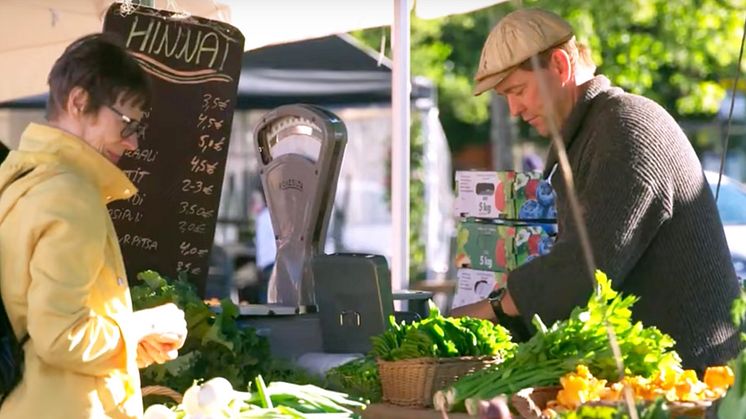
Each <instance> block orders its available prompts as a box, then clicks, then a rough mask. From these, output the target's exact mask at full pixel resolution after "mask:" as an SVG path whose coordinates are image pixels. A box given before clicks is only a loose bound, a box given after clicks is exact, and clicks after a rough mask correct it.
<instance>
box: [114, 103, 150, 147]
mask: <svg viewBox="0 0 746 419" xmlns="http://www.w3.org/2000/svg"><path fill="white" fill-rule="evenodd" d="M106 107H107V108H109V109H110V110H111V111H112V112H114V113H115V114H117V115H119V117H120V118H121V119H122V122H124V128H122V131H121V132H120V135H121V136H122V138H127V137H129V136H130V135H132V134H137V139H138V140H142V139H143V138H145V130H146V129H147V128H148V124H146V123H143V122H141V121H138V120H137V119H135V118H130V117H129V116H127V115H125V114H123V113H121V112H119V111H118V110H117V109H115V108H114V107H112V106H110V105H106Z"/></svg>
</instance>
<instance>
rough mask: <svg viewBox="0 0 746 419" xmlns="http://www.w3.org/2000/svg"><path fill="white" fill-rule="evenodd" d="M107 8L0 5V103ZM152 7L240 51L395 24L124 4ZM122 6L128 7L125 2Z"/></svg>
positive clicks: (435, 9)
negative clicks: (237, 33) (206, 29)
mask: <svg viewBox="0 0 746 419" xmlns="http://www.w3.org/2000/svg"><path fill="white" fill-rule="evenodd" d="M500 1H502V0H458V1H453V0H418V1H417V4H416V6H415V7H414V8H415V13H416V14H417V15H418V16H420V17H423V18H434V17H439V16H445V15H449V14H455V13H464V12H468V11H471V10H476V9H479V8H482V7H486V6H489V5H492V4H496V3H499V2H500ZM113 2H114V0H0V79H1V80H3V82H2V83H0V102H6V101H9V100H13V99H18V98H22V97H27V96H32V95H38V94H41V93H43V92H44V91H46V77H47V73H48V72H49V69H50V68H51V67H52V64H53V63H54V60H55V59H56V58H57V57H59V56H60V54H61V53H62V50H63V49H64V48H65V46H67V45H68V44H69V43H70V42H72V41H73V40H75V39H76V38H78V37H80V36H82V35H85V34H87V33H92V32H97V31H100V30H101V26H102V25H103V14H104V13H105V11H106V9H108V7H109V6H110V5H111V4H112V3H113ZM128 2H129V3H130V4H133V3H134V4H137V3H143V4H146V3H151V4H152V5H153V6H154V7H156V8H159V9H166V10H175V11H180V12H185V13H190V14H194V15H197V16H202V17H207V18H210V19H216V20H222V21H225V22H228V23H231V24H232V25H234V26H236V27H237V28H238V29H240V30H241V32H242V33H243V34H244V37H245V38H246V43H245V49H246V50H250V49H255V48H260V47H263V46H266V45H273V44H281V43H286V42H291V41H297V40H302V39H309V38H316V37H321V36H325V35H331V34H337V33H344V32H349V31H351V30H355V29H365V28H372V27H378V26H388V25H393V23H394V8H393V6H392V2H387V1H381V0H356V1H344V0H316V1H308V0H270V1H267V0H151V1H150V2H147V1H142V0H129V1H128ZM125 3H127V2H125Z"/></svg>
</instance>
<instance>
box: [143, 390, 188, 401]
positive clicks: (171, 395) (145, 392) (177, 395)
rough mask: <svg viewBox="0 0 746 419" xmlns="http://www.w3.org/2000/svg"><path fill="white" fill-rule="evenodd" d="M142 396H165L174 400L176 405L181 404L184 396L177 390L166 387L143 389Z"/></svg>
mask: <svg viewBox="0 0 746 419" xmlns="http://www.w3.org/2000/svg"><path fill="white" fill-rule="evenodd" d="M141 391H142V396H143V397H146V396H165V397H168V398H170V399H173V400H174V401H175V402H176V403H181V400H182V395H181V393H179V392H178V391H176V390H172V389H170V388H168V387H164V386H147V387H143V388H142V390H141Z"/></svg>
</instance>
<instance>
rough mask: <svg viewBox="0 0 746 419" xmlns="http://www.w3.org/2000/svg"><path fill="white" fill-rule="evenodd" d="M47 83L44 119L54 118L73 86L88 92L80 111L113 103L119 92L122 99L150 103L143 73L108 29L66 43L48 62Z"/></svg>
mask: <svg viewBox="0 0 746 419" xmlns="http://www.w3.org/2000/svg"><path fill="white" fill-rule="evenodd" d="M47 83H48V84H49V98H48V99H47V120H54V119H56V118H57V117H58V116H59V112H61V111H63V110H64V106H65V103H66V102H67V99H68V97H69V96H70V91H72V89H73V88H74V87H80V88H82V89H84V90H85V91H86V92H88V95H89V101H88V105H87V106H86V108H85V109H83V112H84V113H93V112H97V111H98V110H99V109H100V108H101V107H102V106H106V105H114V104H115V103H116V102H117V100H118V99H119V98H120V96H121V95H122V94H123V95H124V96H123V99H124V100H125V101H134V103H135V104H136V105H140V106H141V107H142V108H147V107H148V106H150V95H151V93H150V82H149V80H148V77H147V75H146V74H145V72H144V71H143V69H142V68H141V67H140V65H139V64H138V63H137V60H135V59H134V57H132V56H131V55H130V54H129V53H128V52H127V50H126V49H125V48H124V46H123V43H122V42H121V40H120V39H119V38H118V37H117V36H116V35H114V34H111V33H96V34H91V35H86V36H83V37H82V38H79V39H78V40H76V41H75V42H73V43H72V44H70V45H69V46H68V47H67V48H66V49H65V52H63V53H62V55H61V56H60V58H58V59H57V61H55V63H54V66H52V71H50V72H49V77H48V78H47Z"/></svg>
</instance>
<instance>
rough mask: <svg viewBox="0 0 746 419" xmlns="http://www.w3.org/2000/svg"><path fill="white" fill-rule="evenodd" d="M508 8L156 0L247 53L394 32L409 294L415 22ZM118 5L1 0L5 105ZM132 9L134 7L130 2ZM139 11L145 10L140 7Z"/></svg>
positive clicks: (395, 267) (398, 168)
mask: <svg viewBox="0 0 746 419" xmlns="http://www.w3.org/2000/svg"><path fill="white" fill-rule="evenodd" d="M503 1H505V0H458V1H457V0H417V1H416V2H415V1H414V0H392V1H390V2H386V1H381V0H356V1H344V0H315V1H313V2H311V1H308V0H269V1H268V0H219V1H218V0H201V1H200V0H178V1H177V0H161V1H159V0H151V1H149V2H147V3H150V4H152V6H154V7H156V8H160V9H167V10H176V11H180V12H187V13H191V14H194V15H198V16H203V17H208V18H212V19H218V20H223V21H226V22H228V23H231V24H233V25H234V26H236V27H238V29H239V30H241V32H242V33H243V35H244V37H245V39H246V43H245V49H254V48H259V47H262V46H265V45H271V44H279V43H285V42H289V41H294V40H301V39H309V38H314V37H320V36H324V35H329V34H334V33H342V32H348V31H350V30H354V29H365V28H371V27H378V26H388V25H391V27H392V30H391V32H392V34H393V37H394V39H393V40H392V41H393V43H394V63H393V64H394V65H393V74H392V111H393V116H392V120H393V124H392V126H393V132H392V144H394V148H393V150H392V184H393V190H392V213H393V214H392V216H393V236H394V237H393V239H394V246H393V250H394V254H393V258H392V259H393V260H392V269H391V273H392V286H393V289H395V290H398V289H406V288H408V277H407V275H408V274H407V271H408V260H407V259H408V256H407V255H408V254H409V251H408V249H409V246H408V243H407V238H408V237H409V217H408V208H409V187H408V185H409V164H408V161H409V157H408V156H409V125H410V114H409V112H410V103H409V88H410V87H409V80H410V74H409V68H410V67H409V15H410V13H406V12H407V11H410V12H411V8H412V5H415V6H414V7H415V13H416V14H417V15H418V16H419V17H422V18H436V17H441V16H447V15H451V14H458V13H465V12H468V11H472V10H477V9H480V8H484V7H487V6H490V5H493V4H497V3H501V2H503ZM111 3H112V0H0V80H3V81H4V82H3V83H0V102H4V101H8V100H13V99H18V98H22V97H26V96H32V95H36V94H40V93H43V92H44V91H45V90H46V86H45V82H46V75H47V73H48V71H49V69H50V68H51V66H52V64H53V62H54V60H55V59H56V58H57V57H58V56H59V55H60V54H61V52H62V50H63V49H64V47H65V46H66V45H67V44H69V43H70V42H71V41H72V40H74V39H76V38H77V37H79V36H81V35H84V34H86V33H91V32H96V31H100V30H101V26H102V17H103V13H104V12H105V11H106V9H107V8H108V7H109V5H110V4H111ZM126 3H129V4H130V5H131V4H132V3H133V1H132V0H127V1H126ZM134 3H136V4H139V3H145V2H144V1H138V0H135V1H134Z"/></svg>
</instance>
